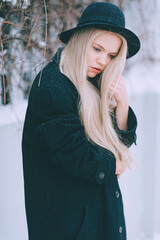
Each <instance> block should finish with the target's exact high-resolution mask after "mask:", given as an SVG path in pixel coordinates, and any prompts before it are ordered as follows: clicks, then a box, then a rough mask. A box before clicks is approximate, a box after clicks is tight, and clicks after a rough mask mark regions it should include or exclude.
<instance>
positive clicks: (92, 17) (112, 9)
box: [77, 2, 125, 28]
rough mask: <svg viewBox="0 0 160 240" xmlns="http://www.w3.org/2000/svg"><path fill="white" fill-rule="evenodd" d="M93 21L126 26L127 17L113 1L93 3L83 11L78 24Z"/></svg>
mask: <svg viewBox="0 0 160 240" xmlns="http://www.w3.org/2000/svg"><path fill="white" fill-rule="evenodd" d="M93 22H104V23H110V24H112V25H115V26H118V27H122V28H124V27H125V17H124V14H123V12H122V11H121V9H120V8H119V7H117V6H116V5H114V4H112V3H106V2H95V3H91V4H90V5H89V6H88V7H87V8H86V9H85V10H84V12H83V13H82V16H81V18H80V20H79V22H78V25H77V26H80V25H82V24H87V23H93Z"/></svg>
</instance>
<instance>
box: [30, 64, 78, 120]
mask: <svg viewBox="0 0 160 240" xmlns="http://www.w3.org/2000/svg"><path fill="white" fill-rule="evenodd" d="M78 100H79V95H78V91H77V89H76V87H75V86H74V84H73V83H72V82H71V80H70V79H68V78H67V76H65V75H64V74H62V73H61V72H60V70H59V67H58V65H57V64H56V63H54V62H50V63H49V64H48V65H47V66H46V67H45V68H43V69H42V71H41V72H40V73H39V74H38V75H37V76H36V78H35V80H34V82H33V85H32V89H31V92H30V96H29V106H31V108H32V113H33V115H35V113H36V112H42V111H43V112H44V113H46V114H47V115H48V114H49V115H50V114H51V115H53V114H62V113H63V114H64V113H68V112H77V103H78Z"/></svg>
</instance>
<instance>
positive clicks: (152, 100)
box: [0, 0, 160, 240]
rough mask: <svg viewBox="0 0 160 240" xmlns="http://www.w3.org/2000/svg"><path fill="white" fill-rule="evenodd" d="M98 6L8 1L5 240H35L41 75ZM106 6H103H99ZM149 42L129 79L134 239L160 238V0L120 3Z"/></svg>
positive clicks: (2, 185)
mask: <svg viewBox="0 0 160 240" xmlns="http://www.w3.org/2000/svg"><path fill="white" fill-rule="evenodd" d="M91 2H93V1H91V0H84V1H80V0H71V1H68V0H32V1H29V0H4V1H2V0H1V1H0V65H1V67H0V194H1V195H0V240H27V239H28V237H27V226H26V217H25V208H24V189H23V172H22V156H21V137H22V127H23V121H24V115H25V110H26V106H27V97H28V93H29V90H30V87H31V84H32V81H33V79H34V77H35V75H36V74H37V73H38V72H39V70H40V69H41V68H42V67H43V66H44V65H45V64H46V63H47V62H48V61H50V59H51V57H52V56H53V54H54V53H55V51H56V50H57V48H58V47H59V46H61V43H60V41H59V40H58V39H57V38H56V36H57V33H59V32H60V31H62V30H65V29H68V28H70V27H72V26H75V24H76V21H77V19H78V18H79V16H80V14H81V12H82V9H84V7H86V6H87V5H88V3H91ZM97 2H98V1H97ZM106 2H111V3H114V4H117V5H118V6H119V7H121V8H122V9H123V11H124V12H125V15H126V26H127V27H128V28H130V29H132V30H133V31H134V32H135V33H137V34H138V36H139V37H140V39H141V43H142V46H141V51H140V52H139V53H138V54H137V55H136V56H135V57H133V58H132V59H129V60H127V65H126V69H125V72H124V75H125V77H126V80H127V86H128V91H129V96H130V105H131V106H132V108H133V109H134V111H135V113H136V114H137V118H138V130H137V135H138V138H137V146H135V145H134V146H132V147H131V151H132V152H133V155H134V158H135V160H136V162H137V164H133V169H132V170H131V171H130V170H127V171H126V172H125V173H124V175H123V176H121V178H120V185H121V189H122V193H123V199H124V210H125V215H126V224H127V229H128V240H160V186H159V185H160V173H159V172H160V144H159V141H160V124H158V122H159V123H160V79H159V78H160V1H159V0H152V1H150V0H130V1H128V0H115V1H114V0H113V1H106Z"/></svg>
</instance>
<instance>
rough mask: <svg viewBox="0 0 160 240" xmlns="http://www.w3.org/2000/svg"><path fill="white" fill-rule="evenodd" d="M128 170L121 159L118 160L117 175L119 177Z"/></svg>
mask: <svg viewBox="0 0 160 240" xmlns="http://www.w3.org/2000/svg"><path fill="white" fill-rule="evenodd" d="M125 170H126V166H125V165H124V163H123V162H121V161H120V160H117V161H116V175H117V178H118V179H119V178H120V175H121V174H122V173H123V172H124V171H125Z"/></svg>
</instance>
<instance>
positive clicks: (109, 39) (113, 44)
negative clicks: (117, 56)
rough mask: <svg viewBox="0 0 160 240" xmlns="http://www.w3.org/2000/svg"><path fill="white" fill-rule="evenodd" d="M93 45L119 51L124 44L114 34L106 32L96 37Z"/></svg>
mask: <svg viewBox="0 0 160 240" xmlns="http://www.w3.org/2000/svg"><path fill="white" fill-rule="evenodd" d="M93 43H94V44H98V45H100V46H102V47H103V48H104V49H105V50H112V51H113V50H114V51H118V50H119V48H120V46H121V44H122V39H121V38H120V37H119V36H118V35H116V34H115V33H113V32H107V31H104V32H102V33H100V34H99V35H98V36H97V37H95V39H94V40H93Z"/></svg>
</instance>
